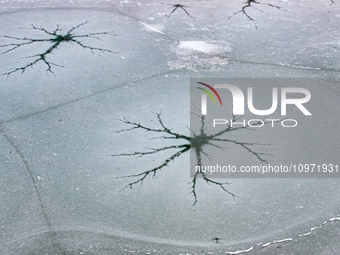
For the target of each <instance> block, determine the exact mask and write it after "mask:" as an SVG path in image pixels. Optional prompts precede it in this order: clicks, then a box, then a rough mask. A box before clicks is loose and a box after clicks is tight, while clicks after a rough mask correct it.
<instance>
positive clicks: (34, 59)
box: [0, 21, 116, 78]
mask: <svg viewBox="0 0 340 255" xmlns="http://www.w3.org/2000/svg"><path fill="white" fill-rule="evenodd" d="M85 24H87V21H86V22H83V23H81V24H79V25H77V26H75V27H72V28H71V29H70V30H68V31H67V32H66V34H60V33H59V31H61V29H60V26H59V25H57V26H56V28H55V29H54V30H53V31H51V32H50V31H48V30H46V29H45V28H43V27H36V26H34V25H33V24H32V25H31V27H30V28H23V29H33V30H37V31H41V32H43V33H44V34H45V35H48V36H49V37H50V38H46V39H37V38H28V37H26V36H24V37H15V36H9V35H3V36H0V37H2V38H7V39H9V40H12V41H13V42H12V43H7V44H2V45H0V48H3V49H5V51H3V52H1V53H0V54H6V53H9V52H12V51H14V50H17V49H18V48H20V47H23V46H29V45H32V44H36V43H50V44H51V45H50V46H49V47H48V48H46V49H45V50H44V51H42V52H41V53H38V54H34V55H31V56H28V57H23V58H27V59H30V60H31V61H30V62H28V63H27V64H26V65H23V66H21V67H17V68H13V69H11V70H10V71H8V72H5V73H3V74H2V75H5V76H6V78H8V77H9V76H10V75H11V74H13V73H16V72H21V74H23V73H24V72H25V71H26V69H27V68H29V67H33V66H34V65H35V64H37V63H38V62H42V63H44V64H45V66H46V72H47V73H51V74H54V72H53V70H52V67H53V66H57V67H63V66H62V65H59V64H56V63H53V62H51V61H50V60H49V59H48V56H49V55H50V54H52V52H54V50H55V49H57V48H58V46H59V45H60V44H62V43H64V42H70V43H75V44H77V45H79V46H80V47H82V48H84V49H88V50H90V51H91V52H92V53H93V54H94V52H95V51H99V52H102V53H105V52H109V53H116V52H113V51H111V50H108V49H103V48H98V47H94V46H89V45H85V44H84V43H82V42H81V41H80V38H94V39H98V40H101V38H100V37H99V36H100V35H112V36H115V34H113V31H106V32H97V33H89V34H79V35H78V34H75V33H74V31H75V30H76V29H77V28H79V27H81V26H83V25H85ZM17 41H19V42H17Z"/></svg>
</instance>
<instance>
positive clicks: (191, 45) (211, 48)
mask: <svg viewBox="0 0 340 255" xmlns="http://www.w3.org/2000/svg"><path fill="white" fill-rule="evenodd" d="M178 48H180V49H187V50H193V51H200V52H203V53H206V54H208V53H211V52H216V51H218V48H219V47H218V46H217V45H213V44H209V43H206V42H203V41H181V42H179V45H178Z"/></svg>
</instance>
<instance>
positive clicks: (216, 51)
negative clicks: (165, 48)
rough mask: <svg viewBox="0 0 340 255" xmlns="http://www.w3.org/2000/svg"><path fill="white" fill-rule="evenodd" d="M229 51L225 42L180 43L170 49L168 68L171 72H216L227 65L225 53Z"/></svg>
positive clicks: (228, 46)
mask: <svg viewBox="0 0 340 255" xmlns="http://www.w3.org/2000/svg"><path fill="white" fill-rule="evenodd" d="M230 51H231V49H230V45H229V44H226V43H225V42H221V43H220V42H211V43H210V42H205V41H180V42H179V43H178V44H177V45H176V46H175V47H173V49H172V52H173V54H172V55H171V60H169V61H168V66H169V67H170V69H172V70H177V69H182V68H183V69H187V70H191V71H195V72H197V71H202V70H207V71H218V70H220V69H221V67H223V66H226V65H227V64H228V60H227V58H226V53H229V52H230Z"/></svg>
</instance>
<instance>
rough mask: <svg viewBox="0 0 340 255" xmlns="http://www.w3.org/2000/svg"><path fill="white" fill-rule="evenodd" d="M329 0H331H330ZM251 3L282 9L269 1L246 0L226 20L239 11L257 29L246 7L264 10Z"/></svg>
mask: <svg viewBox="0 0 340 255" xmlns="http://www.w3.org/2000/svg"><path fill="white" fill-rule="evenodd" d="M331 1H332V0H331ZM253 4H258V5H260V4H262V5H267V6H269V7H272V8H276V9H278V10H282V9H281V7H280V6H278V5H274V4H269V3H260V2H258V1H256V0H247V1H246V2H245V5H244V6H243V7H242V9H241V10H239V11H237V12H235V13H234V14H233V15H231V16H229V17H228V20H229V19H230V18H232V17H234V16H235V15H237V14H239V13H242V14H243V15H245V16H246V17H247V19H248V20H249V21H251V22H252V23H253V24H254V26H255V29H257V24H256V22H255V20H254V19H253V18H252V17H251V16H250V15H249V14H248V13H247V9H248V8H254V9H255V10H258V11H260V12H264V11H263V10H261V9H259V8H256V7H254V5H253Z"/></svg>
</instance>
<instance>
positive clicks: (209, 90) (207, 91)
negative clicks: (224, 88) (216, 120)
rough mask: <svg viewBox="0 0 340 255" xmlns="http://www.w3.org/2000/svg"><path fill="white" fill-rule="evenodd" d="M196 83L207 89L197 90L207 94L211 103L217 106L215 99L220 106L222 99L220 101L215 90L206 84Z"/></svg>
mask: <svg viewBox="0 0 340 255" xmlns="http://www.w3.org/2000/svg"><path fill="white" fill-rule="evenodd" d="M197 83H198V84H201V85H203V86H205V87H207V88H208V89H206V88H201V87H197V88H198V89H200V90H203V91H204V92H205V93H207V95H208V96H209V97H210V98H211V99H212V101H213V102H214V104H215V105H216V104H217V100H216V97H217V99H218V101H219V102H220V105H221V106H222V99H221V97H220V95H219V94H218V92H217V91H216V89H214V88H213V87H212V86H210V85H209V84H206V83H203V82H197ZM215 96H216V97H215Z"/></svg>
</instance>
